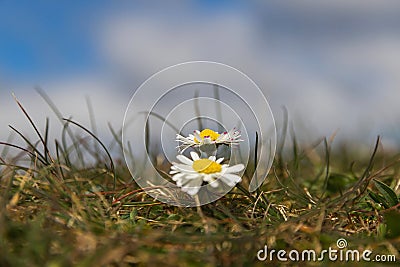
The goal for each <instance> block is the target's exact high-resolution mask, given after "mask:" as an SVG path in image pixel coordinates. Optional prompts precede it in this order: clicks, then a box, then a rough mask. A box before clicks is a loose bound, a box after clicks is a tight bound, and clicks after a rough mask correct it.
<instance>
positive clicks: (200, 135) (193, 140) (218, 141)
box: [176, 128, 243, 153]
mask: <svg viewBox="0 0 400 267" xmlns="http://www.w3.org/2000/svg"><path fill="white" fill-rule="evenodd" d="M240 137H241V135H240V132H239V131H238V130H236V128H233V129H232V130H230V131H229V132H223V133H221V134H219V133H218V132H215V131H213V130H210V129H204V130H202V131H201V132H200V131H199V130H196V131H194V132H193V134H189V136H187V137H185V136H182V135H180V134H177V135H176V141H178V142H180V143H181V144H180V145H179V146H178V149H179V150H180V151H181V153H183V152H184V151H185V150H186V149H187V148H189V147H200V146H202V145H207V144H215V145H222V144H224V145H237V144H239V143H240V142H241V141H243V140H241V139H240Z"/></svg>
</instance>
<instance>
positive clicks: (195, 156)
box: [190, 151, 200, 163]
mask: <svg viewBox="0 0 400 267" xmlns="http://www.w3.org/2000/svg"><path fill="white" fill-rule="evenodd" d="M190 156H191V157H192V159H193V160H198V159H200V157H199V155H198V154H197V153H196V152H194V151H192V152H190ZM192 163H193V162H192Z"/></svg>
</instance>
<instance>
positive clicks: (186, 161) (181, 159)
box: [176, 155, 193, 165]
mask: <svg viewBox="0 0 400 267" xmlns="http://www.w3.org/2000/svg"><path fill="white" fill-rule="evenodd" d="M176 158H177V159H178V160H179V161H180V162H182V163H184V164H186V165H192V164H193V161H192V160H190V159H188V158H187V157H185V156H184V155H178V156H176Z"/></svg>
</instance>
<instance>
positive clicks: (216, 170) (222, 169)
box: [170, 152, 244, 196]
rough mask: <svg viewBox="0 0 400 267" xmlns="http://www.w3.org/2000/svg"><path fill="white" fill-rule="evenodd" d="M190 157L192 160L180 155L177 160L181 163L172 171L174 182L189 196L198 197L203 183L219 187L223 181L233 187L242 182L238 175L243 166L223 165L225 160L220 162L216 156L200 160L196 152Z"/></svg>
mask: <svg viewBox="0 0 400 267" xmlns="http://www.w3.org/2000/svg"><path fill="white" fill-rule="evenodd" d="M190 156H191V157H192V159H189V158H187V157H185V156H183V155H178V156H177V159H178V160H179V161H180V162H181V163H176V162H174V163H173V165H172V167H171V171H170V174H173V176H172V180H174V181H175V182H176V185H177V186H179V187H181V188H182V191H184V192H186V193H188V194H189V195H192V196H193V195H196V194H197V193H198V192H199V190H200V187H201V185H202V184H203V182H207V183H209V184H210V186H212V187H218V185H219V181H222V182H224V183H225V184H227V185H228V186H231V187H233V186H235V185H236V184H237V183H239V182H240V181H242V178H241V177H240V176H239V175H237V173H239V172H241V171H242V170H243V169H244V165H243V164H237V165H234V166H229V165H228V164H221V162H222V161H223V160H224V158H219V159H218V160H216V158H215V157H214V156H211V157H209V158H200V157H199V155H198V154H197V153H196V152H191V153H190Z"/></svg>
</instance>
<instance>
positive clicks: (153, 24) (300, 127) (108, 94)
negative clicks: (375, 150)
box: [0, 0, 400, 148]
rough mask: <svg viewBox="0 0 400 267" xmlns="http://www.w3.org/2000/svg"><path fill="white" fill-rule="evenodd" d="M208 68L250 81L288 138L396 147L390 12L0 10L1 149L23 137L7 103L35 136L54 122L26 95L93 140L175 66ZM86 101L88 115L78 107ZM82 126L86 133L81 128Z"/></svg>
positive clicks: (34, 5)
mask: <svg viewBox="0 0 400 267" xmlns="http://www.w3.org/2000/svg"><path fill="white" fill-rule="evenodd" d="M192 60H209V61H216V62H221V63H224V64H228V65H230V66H232V67H235V68H237V69H239V70H240V71H242V72H244V73H246V74H247V75H248V76H250V77H251V78H252V79H253V80H254V81H255V82H256V83H257V84H258V86H259V87H260V88H261V89H262V91H263V92H264V94H265V96H266V97H267V99H268V100H269V103H270V105H271V108H272V111H273V114H274V115H275V119H276V121H277V124H278V126H279V124H281V122H282V114H283V112H282V106H285V107H287V110H288V112H289V118H290V121H292V122H293V126H294V129H295V131H296V134H297V135H298V137H299V138H300V139H301V140H302V141H304V142H311V141H314V140H315V139H317V138H319V137H321V136H330V135H332V134H333V133H334V132H336V131H337V137H336V138H337V139H339V140H346V141H349V142H352V143H357V144H358V143H359V144H360V145H363V144H364V145H368V146H371V145H372V144H373V143H374V140H375V138H376V136H377V135H378V134H381V135H382V136H383V143H384V145H385V146H386V147H387V148H395V147H398V146H400V128H399V126H400V105H399V101H400V88H399V86H400V75H399V73H400V72H399V71H400V2H399V1H395V0H381V1H370V0H360V1H346V0H336V1H296V2H294V1H290V2H289V1H268V2H267V1H211V0H210V1H204V0H203V1H168V3H167V1H118V2H109V1H85V2H79V3H78V2H69V1H68V2H67V1H65V2H64V3H61V2H52V1H40V2H31V1H18V4H17V2H15V1H1V2H0V129H1V130H0V140H6V139H7V138H8V136H9V134H10V130H9V128H8V125H9V124H10V125H13V126H15V127H16V128H18V129H21V131H22V132H23V133H25V134H27V135H29V136H33V131H32V130H31V129H30V127H29V124H28V122H27V120H26V119H25V118H24V116H23V114H22V112H21V111H20V110H19V109H18V107H17V105H16V103H15V102H14V100H13V97H12V93H15V95H16V97H17V98H18V99H19V100H20V101H21V102H22V103H23V105H24V106H25V108H26V109H27V110H28V111H29V113H30V114H31V116H32V117H33V119H34V121H35V122H36V123H37V124H38V125H39V127H41V129H43V128H44V124H45V118H46V117H50V119H51V121H50V126H51V131H52V133H54V135H57V134H58V133H59V132H60V131H61V128H62V127H61V124H60V123H59V122H58V121H57V119H55V116H54V115H52V114H53V113H52V112H51V109H50V108H49V107H48V106H47V104H46V103H45V101H44V100H43V99H42V98H41V97H40V96H39V94H38V93H37V92H36V91H35V87H37V88H41V89H43V90H44V91H45V92H46V93H47V94H48V95H49V97H50V98H51V99H52V100H53V101H54V103H55V104H56V105H57V107H58V108H59V109H60V111H61V112H62V113H63V115H64V116H65V117H72V118H73V119H74V120H76V121H78V122H80V123H82V124H83V125H85V126H88V127H89V126H90V119H89V117H90V116H89V111H88V110H89V109H90V106H91V107H92V109H93V114H95V118H96V127H97V129H98V130H97V133H98V135H99V136H100V138H101V139H102V140H105V141H110V140H111V139H112V135H111V133H110V132H109V130H108V126H107V123H111V125H112V126H113V127H114V128H116V129H119V128H120V127H121V126H122V121H123V116H124V112H125V109H126V107H127V105H128V102H129V99H130V97H131V96H132V95H133V93H134V92H135V89H136V88H137V87H138V86H140V84H141V83H142V82H144V81H145V80H146V79H147V78H148V77H150V76H151V75H152V74H154V73H155V72H157V71H160V70H162V69H163V68H165V67H168V66H170V65H173V64H177V63H181V62H185V61H192ZM88 99H90V103H91V105H89V106H88ZM89 128H90V127H89Z"/></svg>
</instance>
